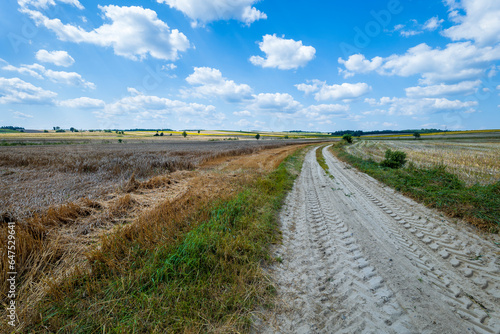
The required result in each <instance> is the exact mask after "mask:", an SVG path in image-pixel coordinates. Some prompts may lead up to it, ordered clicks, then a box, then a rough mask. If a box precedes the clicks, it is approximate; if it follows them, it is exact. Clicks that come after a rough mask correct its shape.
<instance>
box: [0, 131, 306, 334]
mask: <svg viewBox="0 0 500 334" xmlns="http://www.w3.org/2000/svg"><path fill="white" fill-rule="evenodd" d="M58 135H59V134H58ZM56 140H59V141H60V140H61V137H57V138H56ZM307 143H309V142H308V141H297V140H287V141H285V140H264V141H262V140H260V141H257V140H251V141H248V140H247V141H245V140H238V141H234V140H230V141H224V140H220V141H201V140H196V141H194V140H183V141H179V140H177V141H176V140H164V141H155V142H148V143H140V142H135V143H133V142H128V143H123V142H122V143H118V142H114V143H102V141H101V140H100V139H98V140H93V141H91V143H90V144H78V145H67V144H59V145H26V146H24V145H20V146H3V147H0V208H1V212H0V224H1V226H0V238H1V239H2V240H6V238H7V224H8V223H9V222H14V223H15V225H16V242H17V249H16V251H17V254H16V256H17V259H16V266H17V268H16V269H17V272H18V277H17V279H18V285H17V288H18V293H19V296H20V297H19V298H18V299H17V300H18V301H19V305H20V307H19V309H18V310H19V312H18V315H19V316H20V318H21V319H20V321H21V324H25V323H26V322H29V321H30V319H31V318H30V317H32V316H33V313H32V312H33V310H35V305H37V303H38V302H39V301H40V300H42V299H43V296H44V295H45V293H46V291H47V289H48V288H49V287H50V286H51V284H58V283H56V282H61V279H63V278H64V277H67V276H68V275H71V273H73V272H74V270H75V269H76V268H78V270H80V269H83V268H86V266H87V265H88V262H86V261H87V259H88V258H89V256H90V255H89V254H90V253H89V252H90V251H91V250H92V249H95V247H97V246H99V247H102V242H103V241H101V238H104V237H106V236H108V235H109V234H110V233H111V232H110V231H111V230H113V231H114V230H115V229H116V228H119V227H121V226H136V225H138V226H141V224H158V226H161V224H165V223H166V222H167V221H171V220H176V219H187V217H189V215H191V214H194V212H196V210H198V209H199V208H200V207H201V206H203V205H208V203H211V202H212V201H215V200H221V199H224V198H230V197H231V196H232V195H234V194H235V193H237V192H238V191H241V190H242V189H244V188H245V185H248V184H250V183H251V182H254V181H255V180H256V178H258V177H261V176H263V175H265V174H266V173H269V172H270V171H272V170H274V169H276V167H277V166H278V165H279V163H280V162H281V161H283V159H285V158H286V156H288V155H289V154H290V153H291V152H293V151H294V150H296V149H297V147H298V145H299V146H300V145H304V144H307ZM162 217H163V218H162ZM182 217H184V218H182ZM154 222H157V223H154ZM148 226H149V225H148ZM155 226H156V225H155ZM131 228H132V227H131ZM183 229H185V227H184V228H183ZM184 232H185V231H184ZM115 233H116V232H112V233H111V234H115ZM134 233H136V234H138V235H135V236H134V238H138V239H139V240H140V238H141V235H142V233H147V234H148V236H147V238H148V240H147V242H146V241H145V242H146V244H148V245H150V246H153V245H155V244H156V243H157V242H158V240H157V241H154V239H155V237H158V236H160V235H161V233H156V234H155V235H151V234H150V233H154V229H153V228H151V227H149V228H148V231H146V232H145V231H143V232H140V231H137V230H136V232H134ZM162 238H163V237H162ZM102 240H104V239H102ZM114 251H117V250H116V249H115V250H114ZM111 254H113V252H111ZM1 255H2V256H1V257H2V262H1V263H0V270H1V275H0V276H1V277H0V279H1V282H2V283H1V284H0V296H1V299H2V300H5V296H6V293H7V290H8V286H7V281H6V276H5V275H6V274H7V272H8V270H7V254H6V252H4V250H3V249H2V254H1ZM105 255H106V256H109V255H110V253H106V254H105ZM50 282H53V283H50ZM20 328H22V327H20Z"/></svg>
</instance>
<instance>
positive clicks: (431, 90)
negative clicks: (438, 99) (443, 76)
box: [405, 80, 481, 97]
mask: <svg viewBox="0 0 500 334" xmlns="http://www.w3.org/2000/svg"><path fill="white" fill-rule="evenodd" d="M480 85H481V80H476V81H463V82H460V83H457V84H454V85H445V84H439V85H432V86H417V87H408V88H406V89H405V91H406V96H408V97H434V96H443V95H457V94H462V95H463V94H465V95H467V94H472V93H474V92H476V91H477V89H478V87H479V86H480Z"/></svg>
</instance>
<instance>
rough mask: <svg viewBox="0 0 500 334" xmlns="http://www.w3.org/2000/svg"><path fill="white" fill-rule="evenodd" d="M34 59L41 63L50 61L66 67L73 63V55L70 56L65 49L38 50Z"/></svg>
mask: <svg viewBox="0 0 500 334" xmlns="http://www.w3.org/2000/svg"><path fill="white" fill-rule="evenodd" d="M36 59H38V60H39V61H41V62H43V63H52V64H54V65H57V66H63V67H68V66H71V65H73V64H74V63H75V60H74V59H73V57H71V56H70V55H69V54H68V53H67V52H66V51H50V52H49V51H47V50H43V49H42V50H39V51H38V52H37V53H36Z"/></svg>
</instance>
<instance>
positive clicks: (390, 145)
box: [346, 140, 500, 185]
mask: <svg viewBox="0 0 500 334" xmlns="http://www.w3.org/2000/svg"><path fill="white" fill-rule="evenodd" d="M387 149H392V150H400V151H404V152H405V153H406V154H407V157H408V161H411V162H412V163H414V164H415V165H416V166H418V167H431V166H434V165H444V166H446V169H447V170H448V171H449V172H450V173H453V174H456V175H457V176H458V177H460V178H461V179H462V180H463V181H464V182H466V183H467V184H469V185H472V184H475V183H479V184H492V183H495V182H497V181H499V180H500V142H499V141H491V140H475V141H474V140H470V141H465V140H460V141H459V140H453V141H443V140H432V141H427V140H405V141H402V140H399V141H389V140H383V141H372V140H361V141H358V142H356V143H355V144H354V145H351V146H348V147H346V151H347V152H348V153H350V154H352V155H354V156H357V157H360V158H363V159H373V160H375V161H377V162H380V161H382V160H383V159H384V154H385V151H386V150H387Z"/></svg>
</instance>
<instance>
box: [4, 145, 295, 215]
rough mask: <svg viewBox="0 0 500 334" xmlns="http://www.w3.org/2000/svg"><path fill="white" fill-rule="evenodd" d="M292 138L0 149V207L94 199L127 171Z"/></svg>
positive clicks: (153, 171)
mask: <svg viewBox="0 0 500 334" xmlns="http://www.w3.org/2000/svg"><path fill="white" fill-rule="evenodd" d="M291 143H293V142H292V141H287V142H285V141H259V142H258V141H236V142H224V141H219V142H202V141H197V142H186V141H183V142H176V141H169V142H166V143H165V142H163V143H150V144H89V145H57V146H16V147H0V208H2V209H3V211H5V210H8V211H9V214H10V215H12V216H14V217H18V219H21V218H26V217H29V216H32V215H33V213H36V212H38V211H40V210H43V209H44V208H46V207H48V206H50V205H60V204H63V203H66V202H71V201H76V200H78V199H79V198H81V197H86V198H90V199H97V198H101V197H102V196H104V195H105V194H106V193H109V192H110V191H114V190H115V188H117V187H123V186H126V185H125V183H126V182H128V180H129V179H130V178H131V176H132V175H134V177H135V178H136V179H138V180H144V179H146V178H150V177H152V176H155V175H162V174H165V173H171V172H174V171H176V170H192V169H194V168H195V167H197V166H199V165H200V164H202V163H204V162H207V161H209V160H211V159H216V158H221V157H227V156H235V155H242V154H250V153H254V152H258V151H260V150H261V149H264V148H266V149H267V148H273V147H280V146H285V145H289V144H291Z"/></svg>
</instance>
